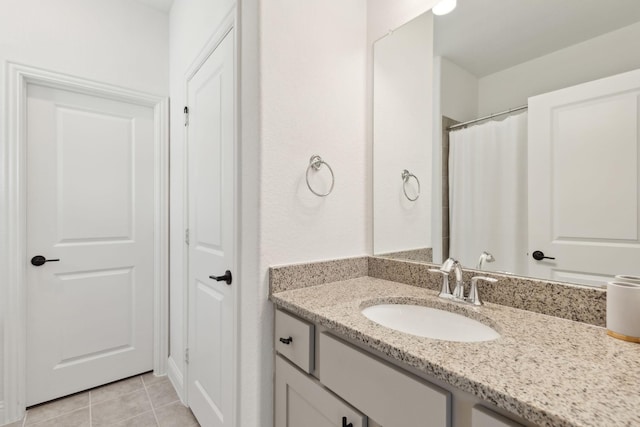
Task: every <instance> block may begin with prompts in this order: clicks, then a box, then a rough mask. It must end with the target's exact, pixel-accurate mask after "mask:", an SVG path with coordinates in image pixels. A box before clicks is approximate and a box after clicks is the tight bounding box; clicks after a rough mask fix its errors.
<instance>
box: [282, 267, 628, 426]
mask: <svg viewBox="0 0 640 427" xmlns="http://www.w3.org/2000/svg"><path fill="white" fill-rule="evenodd" d="M271 300H272V301H273V302H274V303H275V304H276V306H278V307H281V308H283V309H286V310H288V311H290V312H292V313H294V314H296V315H298V316H300V317H302V318H305V319H308V320H310V321H312V322H315V323H318V324H320V325H322V326H325V327H327V328H329V329H331V331H332V332H333V333H335V334H336V335H339V336H343V337H347V338H350V339H353V340H356V341H359V342H361V343H364V344H365V345H366V346H368V347H369V348H371V349H373V350H378V351H380V352H382V353H384V354H386V355H387V356H389V357H391V358H393V359H394V360H397V361H398V362H401V363H402V364H406V365H408V366H412V367H414V368H416V369H418V370H419V371H422V372H425V373H427V374H429V375H432V376H434V377H435V378H438V379H440V380H442V381H445V382H446V383H448V384H451V385H452V386H455V387H457V388H459V389H461V390H463V391H466V392H469V393H471V394H473V395H475V396H477V397H479V398H481V399H483V400H486V401H489V402H491V403H493V404H494V405H496V406H498V407H499V408H502V409H505V410H506V411H509V412H511V413H513V414H516V415H518V416H520V417H522V418H524V419H526V420H528V421H530V422H532V423H535V424H538V425H541V426H554V427H563V426H597V427H613V426H640V345H639V344H633V343H627V342H623V341H619V340H616V339H614V338H611V337H609V336H607V334H606V330H605V329H604V328H601V327H597V326H592V325H588V324H585V323H579V322H573V321H570V320H565V319H560V318H556V317H552V316H547V315H543V314H538V313H533V312H529V311H524V310H519V309H515V308H511V307H506V306H501V305H497V304H490V303H486V304H485V305H484V306H482V307H478V308H476V307H472V306H468V305H464V304H460V303H456V302H450V301H446V300H442V299H440V298H438V297H437V293H436V292H434V291H432V290H429V289H423V288H418V287H415V286H410V285H404V284H401V283H396V282H391V281H387V280H382V279H376V278H372V277H359V278H355V279H350V280H344V281H339V282H332V283H327V284H322V285H317V286H310V287H306V288H301V289H293V290H287V291H282V292H277V293H274V294H272V295H271ZM385 302H392V303H406V302H409V303H414V304H419V305H425V306H430V307H434V308H443V309H447V310H450V311H455V312H458V313H461V314H466V315H467V316H469V317H472V318H475V319H476V320H479V321H481V322H483V323H485V324H488V325H489V326H492V327H494V329H496V330H498V332H499V333H500V335H501V337H500V338H499V339H497V340H494V341H487V342H480V343H461V342H449V341H440V340H434V339H429V338H422V337H417V336H414V335H409V334H405V333H402V332H398V331H394V330H391V329H388V328H386V327H384V326H381V325H378V324H377V323H374V322H373V321H371V320H369V319H367V318H366V317H365V316H364V315H362V313H361V312H360V311H361V309H362V308H364V307H366V306H370V305H375V304H379V303H385Z"/></svg>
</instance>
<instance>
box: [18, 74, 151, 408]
mask: <svg viewBox="0 0 640 427" xmlns="http://www.w3.org/2000/svg"><path fill="white" fill-rule="evenodd" d="M153 224H154V111H153V109H152V108H151V107H143V106H139V105H134V104H129V103H125V102H119V101H114V100H110V99H106V98H101V97H97V96H89V95H84V94H80V93H75V92H72V91H65V90H60V89H52V88H48V87H44V86H39V85H35V84H30V85H29V86H28V88H27V251H28V252H27V255H28V258H29V261H27V267H26V269H27V282H28V284H27V361H26V362H27V402H26V403H27V405H33V404H36V403H40V402H43V401H47V400H50V399H54V398H57V397H60V396H64V395H67V394H70V393H74V392H77V391H80V390H84V389H87V388H91V387H94V386H97V385H101V384H104V383H107V382H110V381H114V380H117V379H120V378H124V377H127V376H130V375H134V374H138V373H140V372H144V371H149V370H151V369H152V368H153V289H154V286H153V284H154V260H153V253H154V234H153V231H154V228H153V227H154V226H153ZM38 255H39V256H42V257H44V258H46V259H48V260H51V261H50V262H46V263H44V264H43V265H39V266H37V265H33V264H34V263H35V264H38V262H37V260H34V261H32V260H31V258H32V257H35V256H38ZM54 260H56V261H54Z"/></svg>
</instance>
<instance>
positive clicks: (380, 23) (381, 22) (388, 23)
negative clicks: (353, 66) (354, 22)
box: [367, 0, 439, 46]
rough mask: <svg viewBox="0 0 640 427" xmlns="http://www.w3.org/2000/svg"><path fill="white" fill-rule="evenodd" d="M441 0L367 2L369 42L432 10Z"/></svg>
mask: <svg viewBox="0 0 640 427" xmlns="http://www.w3.org/2000/svg"><path fill="white" fill-rule="evenodd" d="M438 1H439V0H394V1H389V0H367V40H368V43H369V45H370V46H371V45H372V44H373V42H374V41H376V40H377V39H379V38H380V37H382V36H384V35H385V34H387V33H388V32H389V31H390V30H395V29H396V28H398V27H400V26H402V25H404V24H406V23H407V22H409V21H411V20H412V19H414V18H417V17H418V16H420V15H422V14H423V13H425V12H426V11H428V10H431V8H432V7H433V5H435V4H436V3H438Z"/></svg>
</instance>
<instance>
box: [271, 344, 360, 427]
mask: <svg viewBox="0 0 640 427" xmlns="http://www.w3.org/2000/svg"><path fill="white" fill-rule="evenodd" d="M275 416H276V420H275V421H276V426H278V427H336V426H341V425H351V426H352V427H366V425H367V418H366V417H365V416H364V415H362V414H361V413H360V412H358V411H357V410H356V409H354V408H352V407H351V406H349V404H347V403H346V402H344V401H343V400H342V399H340V398H339V397H337V396H335V395H334V394H333V393H331V392H330V391H328V390H327V389H325V388H324V387H322V385H321V384H320V383H319V382H318V381H317V380H316V379H315V378H313V377H311V376H309V375H306V374H304V373H302V372H300V371H299V370H297V369H296V368H294V367H293V366H292V365H291V364H290V363H289V362H287V361H286V360H285V359H283V358H282V357H281V356H276V388H275ZM343 418H344V421H343Z"/></svg>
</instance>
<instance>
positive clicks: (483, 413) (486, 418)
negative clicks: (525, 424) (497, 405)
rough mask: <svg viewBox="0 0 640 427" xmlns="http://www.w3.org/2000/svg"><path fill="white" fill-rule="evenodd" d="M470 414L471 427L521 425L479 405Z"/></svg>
mask: <svg viewBox="0 0 640 427" xmlns="http://www.w3.org/2000/svg"><path fill="white" fill-rule="evenodd" d="M471 414H472V415H471V427H522V424H518V423H516V422H515V421H511V420H510V419H508V418H505V417H503V416H502V415H500V414H496V413H495V412H493V411H490V410H488V409H487V408H485V407H483V406H480V405H476V406H474V407H473V409H472V410H471Z"/></svg>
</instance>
